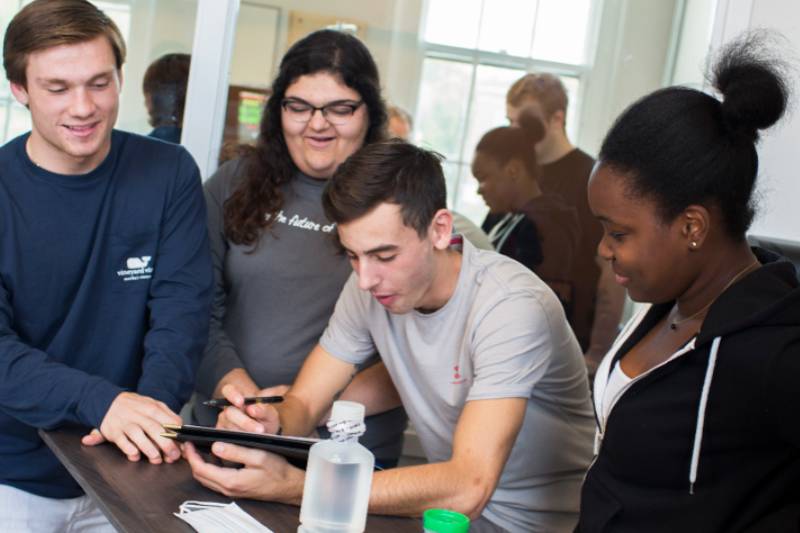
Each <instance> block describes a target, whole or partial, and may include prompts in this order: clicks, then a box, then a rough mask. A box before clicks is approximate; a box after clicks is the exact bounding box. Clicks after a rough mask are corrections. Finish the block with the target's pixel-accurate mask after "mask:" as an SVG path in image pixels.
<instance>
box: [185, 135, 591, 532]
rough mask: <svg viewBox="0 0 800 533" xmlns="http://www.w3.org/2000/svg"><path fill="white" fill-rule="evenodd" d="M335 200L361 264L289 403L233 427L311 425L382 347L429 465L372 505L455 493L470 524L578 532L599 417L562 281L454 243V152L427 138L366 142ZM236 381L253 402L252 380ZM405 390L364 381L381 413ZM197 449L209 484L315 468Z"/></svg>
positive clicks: (285, 493) (274, 490)
mask: <svg viewBox="0 0 800 533" xmlns="http://www.w3.org/2000/svg"><path fill="white" fill-rule="evenodd" d="M432 176H433V177H432ZM323 203H324V205H325V209H326V213H327V214H328V216H329V217H330V219H331V220H334V221H336V222H337V223H338V228H337V231H338V236H339V240H340V244H341V246H342V248H343V249H344V250H345V252H346V253H347V255H348V257H350V260H351V263H352V265H353V269H354V274H353V275H352V276H351V277H350V279H349V280H348V282H347V284H346V285H345V288H344V290H343V292H342V294H341V295H340V297H339V300H338V302H337V304H336V309H335V311H334V315H333V317H332V318H331V321H330V323H329V325H328V328H327V330H326V331H325V333H324V334H323V336H322V339H321V340H320V343H319V345H318V346H317V347H316V348H314V350H313V351H312V352H311V355H309V357H308V359H307V361H306V363H305V365H304V366H303V369H302V370H301V372H300V375H299V376H298V378H297V380H296V382H295V384H294V385H293V387H292V389H291V390H290V391H289V392H288V393H287V394H286V399H285V401H284V402H283V403H282V404H279V405H278V406H277V408H276V407H273V406H263V405H259V406H248V407H247V408H246V409H243V410H239V409H237V408H229V409H228V410H227V411H226V412H225V413H224V414H223V415H222V417H221V419H222V423H223V425H227V426H228V427H233V428H237V429H252V428H254V427H255V425H256V424H260V425H261V426H262V427H263V428H266V429H267V430H268V431H276V430H277V429H278V428H282V430H283V432H284V433H285V434H296V435H303V434H306V433H308V432H309V431H310V429H311V428H313V426H314V424H315V422H316V421H317V420H318V419H319V417H321V416H322V415H323V414H324V412H325V411H326V410H327V409H328V407H329V406H330V403H331V402H332V401H333V400H334V399H335V397H336V394H337V391H340V390H341V389H342V388H343V387H344V386H346V385H347V383H348V382H349V380H350V379H351V377H352V374H353V370H354V368H356V366H357V365H358V364H359V363H361V362H362V361H363V360H365V359H366V358H368V357H369V356H370V355H371V354H373V353H374V351H375V349H377V350H378V352H379V353H380V354H381V358H382V359H383V361H384V363H385V365H386V368H387V370H388V372H389V375H390V376H391V378H392V381H393V383H394V385H395V387H396V389H397V393H398V394H399V397H400V398H401V399H402V402H403V405H404V406H405V408H406V410H407V411H408V414H409V417H410V418H411V420H412V421H413V423H414V425H415V427H416V428H417V431H418V433H419V435H420V439H421V441H422V444H423V447H424V448H425V452H426V455H427V456H428V459H429V461H430V463H429V464H427V465H421V466H415V467H408V468H398V469H395V470H393V471H386V472H377V473H376V474H375V476H374V479H373V485H372V493H371V496H370V510H371V511H373V512H378V513H384V514H399V515H419V514H421V513H422V511H424V510H425V509H428V508H435V507H444V508H450V509H454V510H457V511H460V512H463V513H466V514H469V515H470V516H471V517H472V518H473V519H474V520H475V522H474V524H473V528H471V529H470V531H502V530H508V531H514V532H516V531H548V532H553V531H554V532H560V531H571V530H572V528H573V527H574V525H575V523H576V522H577V511H578V496H579V489H580V483H581V480H582V479H583V475H584V473H585V471H586V469H587V467H588V465H589V461H590V460H591V454H592V451H591V441H592V437H593V431H594V421H593V418H592V414H591V407H590V402H589V391H588V382H587V379H586V371H585V366H584V364H583V359H582V356H581V352H580V347H579V346H578V344H577V341H576V340H575V337H574V335H573V334H572V332H571V330H570V328H569V326H568V324H567V322H566V319H565V317H564V313H563V310H562V307H561V305H560V303H559V302H558V299H557V298H556V297H555V295H554V294H553V293H552V292H551V291H550V289H549V288H548V287H547V286H546V285H545V284H544V283H543V282H542V281H541V280H540V279H539V278H537V277H536V276H535V275H534V274H533V273H531V272H530V271H529V270H528V269H526V268H525V267H523V266H522V265H520V264H518V263H516V262H514V261H513V260H510V259H508V258H505V257H503V256H500V255H498V254H496V253H494V252H485V251H479V250H476V249H475V248H474V247H473V246H472V245H471V244H469V242H459V241H461V239H459V238H456V239H455V241H456V242H454V243H453V242H451V236H450V231H451V228H452V215H451V213H450V212H449V211H448V210H447V209H445V208H444V205H445V194H444V178H443V177H442V175H441V166H440V163H439V160H438V159H437V158H436V157H435V156H434V155H433V154H431V153H429V152H426V151H424V150H421V149H419V148H415V147H413V146H411V145H408V144H404V143H398V142H386V143H376V144H373V145H371V146H369V147H366V148H363V149H362V150H360V151H359V152H357V153H356V154H354V155H353V156H351V158H350V159H348V160H347V161H346V162H345V163H343V164H342V165H341V167H340V168H339V169H338V170H337V172H336V174H335V175H334V177H333V179H332V180H331V182H330V184H329V186H328V188H327V189H326V191H325V194H324V195H323ZM223 392H224V393H225V395H226V397H228V398H229V399H230V400H231V401H233V402H234V403H235V404H236V405H240V406H241V395H240V394H239V393H238V391H235V390H232V388H229V389H227V390H225V391H223ZM391 392H392V391H390V390H389V391H387V390H385V389H384V390H365V391H363V395H362V398H363V400H364V403H366V404H367V410H368V413H369V412H375V411H376V410H379V409H383V408H386V407H388V406H391V405H392V401H391V398H393V397H394V395H393V394H391ZM188 448H189V449H188V450H187V452H186V454H187V459H188V460H189V463H190V465H191V466H192V469H193V471H194V473H195V477H197V479H198V480H200V481H201V482H202V483H204V484H206V485H207V486H210V487H212V488H215V489H217V490H223V491H225V492H226V494H230V495H233V496H240V497H255V498H261V499H268V500H280V501H288V502H295V503H297V502H299V501H300V499H301V497H302V483H303V472H302V471H300V470H297V469H294V468H292V467H289V466H288V465H286V464H285V462H283V461H282V459H280V458H278V457H275V456H272V455H269V454H267V453H265V452H257V451H254V450H246V451H245V450H242V449H239V448H236V447H233V446H225V449H223V450H216V451H215V453H216V454H217V455H218V456H220V457H222V458H224V459H228V460H231V461H235V462H238V463H242V464H244V465H245V467H244V468H242V469H240V470H238V471H236V470H232V469H220V468H219V467H216V466H214V465H209V464H207V463H204V462H203V461H202V459H201V458H200V457H199V456H198V455H197V454H196V453H194V451H193V450H192V449H191V447H188Z"/></svg>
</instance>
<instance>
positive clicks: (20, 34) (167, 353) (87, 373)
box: [0, 0, 212, 531]
mask: <svg viewBox="0 0 800 533" xmlns="http://www.w3.org/2000/svg"><path fill="white" fill-rule="evenodd" d="M124 59H125V44H124V42H123V39H122V36H121V34H120V32H119V30H118V29H117V27H116V26H115V25H114V23H113V22H112V21H111V20H110V19H109V18H108V17H107V16H106V15H105V14H104V13H102V12H101V11H99V10H98V9H97V8H96V7H94V6H93V5H92V4H90V3H89V2H87V1H85V0H36V1H34V2H32V3H30V4H28V5H27V6H26V7H25V8H23V9H22V10H21V11H20V12H19V13H18V14H17V15H16V16H15V17H14V19H13V20H12V21H11V23H10V25H9V27H8V30H7V33H6V37H5V42H4V47H3V63H4V67H5V70H6V75H7V77H8V80H9V82H10V83H11V91H12V93H13V94H14V97H15V98H16V99H17V100H18V101H19V102H20V103H21V104H23V105H25V106H26V107H27V108H28V109H29V110H30V113H31V120H32V129H31V131H30V132H29V133H27V134H24V135H22V136H20V137H18V138H16V139H14V140H12V141H10V142H9V143H8V144H6V145H5V146H3V147H2V148H0V523H2V524H3V528H8V529H9V530H13V531H18V530H22V531H62V530H66V529H67V526H68V525H69V526H70V527H73V528H76V526H77V529H78V530H93V531H95V530H105V529H107V528H110V525H109V524H108V523H107V522H106V521H104V519H103V518H102V515H100V514H99V513H98V512H96V511H92V509H91V505H90V503H89V502H88V501H87V500H86V497H85V496H83V497H82V491H81V490H80V488H79V487H78V485H77V484H76V483H75V481H74V480H73V479H72V478H71V477H70V476H69V474H68V473H67V471H66V470H65V469H64V468H63V467H62V466H61V464H60V463H59V461H58V460H57V459H56V457H55V456H54V455H53V454H52V453H51V452H50V451H49V450H48V449H47V447H46V446H45V445H44V444H43V442H42V441H41V440H40V439H39V437H38V434H37V429H38V428H52V427H56V426H58V425H61V424H65V423H76V424H80V425H84V426H87V427H88V428H94V429H92V430H91V431H87V435H86V436H85V437H83V443H84V444H85V445H90V446H91V445H97V444H100V443H101V442H104V441H110V442H113V443H114V444H115V445H116V446H117V447H119V449H120V450H122V452H123V453H124V454H125V455H127V457H128V458H129V459H130V460H132V461H137V460H139V459H140V458H141V457H142V456H144V457H145V458H146V459H148V460H149V461H150V462H151V463H161V462H164V461H166V462H173V461H175V460H178V458H179V457H180V450H179V449H178V448H177V447H176V446H175V444H174V443H172V442H171V441H169V440H167V439H164V438H162V437H160V436H159V433H160V432H161V424H163V423H179V422H180V417H179V416H178V415H177V414H176V412H177V411H178V410H179V409H180V407H181V405H182V404H183V402H184V401H185V400H186V399H187V398H188V396H189V394H190V393H191V390H192V385H193V379H194V372H195V367H196V364H197V362H198V359H199V357H200V354H201V350H202V348H203V346H204V344H205V342H206V337H207V324H208V315H209V303H210V297H211V296H210V293H211V283H212V273H211V265H210V257H209V250H208V242H207V234H206V224H205V220H206V214H205V204H204V201H203V195H202V190H201V183H200V176H199V172H198V169H197V166H196V165H195V163H194V161H193V160H192V158H191V156H190V155H189V154H188V152H186V150H184V149H183V148H181V147H180V146H177V145H172V144H167V143H163V142H160V141H156V140H151V139H147V138H145V137H141V136H138V135H133V134H129V133H125V132H122V131H117V130H114V129H113V126H114V123H115V121H116V118H117V112H118V108H119V91H120V86H121V83H122V71H121V68H122V64H123V62H124Z"/></svg>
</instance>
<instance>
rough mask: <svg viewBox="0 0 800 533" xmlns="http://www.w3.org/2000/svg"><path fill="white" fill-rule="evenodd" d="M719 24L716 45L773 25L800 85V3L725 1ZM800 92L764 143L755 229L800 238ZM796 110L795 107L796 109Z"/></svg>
mask: <svg viewBox="0 0 800 533" xmlns="http://www.w3.org/2000/svg"><path fill="white" fill-rule="evenodd" d="M719 4H720V7H719V9H718V14H717V17H716V20H715V23H714V37H713V45H714V46H715V47H719V46H720V44H721V43H724V42H725V41H728V40H730V39H732V38H733V37H735V36H737V35H738V34H740V33H741V31H743V30H746V29H749V28H770V29H774V30H777V31H779V32H780V33H782V34H783V36H784V37H785V38H786V42H785V43H784V45H783V46H782V48H783V53H782V55H783V56H784V57H785V58H786V59H788V60H790V61H791V62H793V70H792V83H793V86H794V87H795V91H797V90H798V88H800V66H799V65H798V61H797V59H796V58H797V57H798V51H799V50H800V2H796V1H785V0H720V2H719ZM797 104H798V93H797V92H795V94H794V95H793V106H794V108H795V112H794V113H791V112H790V114H789V115H788V117H786V118H785V119H784V120H783V121H782V122H781V123H779V125H778V126H777V127H775V128H773V129H772V130H769V131H768V132H767V133H766V134H765V135H764V136H763V138H762V142H761V144H760V146H759V150H758V153H759V158H760V171H759V181H758V194H759V197H760V198H759V213H758V216H757V218H756V221H755V223H754V224H753V227H752V229H751V233H754V234H757V235H763V236H767V237H776V238H780V239H785V240H789V241H794V242H800V205H798V200H800V176H798V172H797V169H798V167H800V152H799V151H798V141H800V116H798V113H797V111H796V109H797ZM790 109H791V108H790Z"/></svg>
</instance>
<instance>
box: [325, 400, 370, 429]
mask: <svg viewBox="0 0 800 533" xmlns="http://www.w3.org/2000/svg"><path fill="white" fill-rule="evenodd" d="M363 421H364V406H363V405H362V404H360V403H358V402H347V401H345V400H339V401H336V402H333V408H332V409H331V418H330V422H331V423H334V424H336V423H339V422H363Z"/></svg>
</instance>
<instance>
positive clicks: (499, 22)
mask: <svg viewBox="0 0 800 533" xmlns="http://www.w3.org/2000/svg"><path fill="white" fill-rule="evenodd" d="M536 4H537V2H536V0H491V1H490V2H489V1H487V2H486V4H485V7H484V8H483V18H482V20H481V31H480V41H479V43H478V48H480V49H481V50H489V51H491V52H502V53H506V54H510V55H515V56H522V57H525V56H527V55H528V51H529V50H530V49H531V38H532V36H533V23H534V18H535V17H536Z"/></svg>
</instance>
